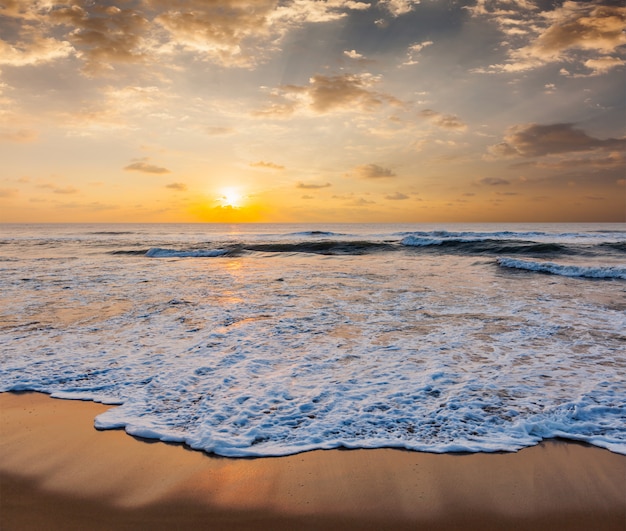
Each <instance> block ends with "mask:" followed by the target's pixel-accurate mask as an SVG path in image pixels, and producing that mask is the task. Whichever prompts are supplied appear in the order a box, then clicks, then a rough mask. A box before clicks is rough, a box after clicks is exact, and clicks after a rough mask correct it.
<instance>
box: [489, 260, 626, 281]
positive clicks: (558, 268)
mask: <svg viewBox="0 0 626 531" xmlns="http://www.w3.org/2000/svg"><path fill="white" fill-rule="evenodd" d="M498 264H500V265H501V266H503V267H509V268H512V269H524V270H526V271H536V272H538V273H549V274H551V275H561V276H565V277H582V278H616V279H626V267H620V266H581V265H568V264H555V263H554V262H540V261H534V260H519V259H515V258H498Z"/></svg>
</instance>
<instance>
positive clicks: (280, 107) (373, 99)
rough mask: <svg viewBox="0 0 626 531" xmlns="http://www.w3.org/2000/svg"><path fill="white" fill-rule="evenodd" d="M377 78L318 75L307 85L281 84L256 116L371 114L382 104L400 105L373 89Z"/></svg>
mask: <svg viewBox="0 0 626 531" xmlns="http://www.w3.org/2000/svg"><path fill="white" fill-rule="evenodd" d="M379 81H380V77H378V76H373V75H372V74H369V73H364V74H340V75H335V76H325V75H322V74H318V75H315V76H313V77H312V78H310V79H309V85H307V86H299V85H284V86H282V87H280V88H279V89H276V90H273V91H272V93H271V94H270V97H271V99H272V100H273V101H271V103H270V104H269V105H268V106H266V107H265V108H264V109H262V110H260V111H257V112H256V113H254V114H255V115H256V116H271V117H276V118H280V117H286V116H290V115H292V114H293V113H295V112H296V111H297V110H300V109H309V110H310V111H313V112H314V113H316V114H326V113H330V112H333V111H349V112H373V111H375V110H377V109H378V108H380V107H382V106H383V105H385V104H391V105H401V104H402V102H401V101H400V100H398V99H397V98H395V97H393V96H391V95H390V94H385V93H382V92H377V91H375V90H372V87H373V86H374V85H375V84H376V83H378V82H379Z"/></svg>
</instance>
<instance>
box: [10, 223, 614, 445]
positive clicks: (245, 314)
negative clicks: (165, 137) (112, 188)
mask: <svg viewBox="0 0 626 531" xmlns="http://www.w3.org/2000/svg"><path fill="white" fill-rule="evenodd" d="M235 228H236V229H238V230H233V229H232V227H230V226H229V227H226V228H222V229H221V232H220V230H218V229H217V228H215V227H214V226H208V227H206V228H204V229H202V228H201V227H197V226H190V227H189V228H181V227H177V226H171V227H170V226H158V227H157V226H155V227H150V226H133V227H131V228H128V229H127V228H125V227H122V228H120V227H104V228H98V227H97V228H93V227H90V228H89V229H80V228H79V227H70V228H66V229H64V228H63V227H61V228H59V227H56V226H50V227H44V228H39V227H38V228H36V229H32V230H31V231H30V232H28V231H26V229H24V230H25V233H24V235H23V237H22V238H20V237H17V236H19V235H17V236H16V235H13V236H12V238H11V241H10V242H9V243H6V244H4V245H3V256H5V257H6V258H9V259H10V260H8V261H5V262H2V266H1V270H0V322H2V327H1V328H0V353H1V355H2V363H1V364H0V390H1V391H8V390H38V391H44V392H48V393H52V394H54V396H58V397H61V398H75V399H81V400H84V399H92V400H98V401H101V402H104V403H107V404H118V407H114V408H112V409H110V410H109V411H108V412H106V413H104V414H103V415H100V416H99V417H98V418H97V420H96V425H97V426H98V427H100V428H125V429H126V430H127V431H128V432H129V433H132V434H135V435H139V436H144V437H151V438H156V439H162V440H168V441H179V442H186V443H187V444H189V445H191V446H192V447H194V448H198V449H202V450H206V451H209V452H215V453H218V454H220V455H228V456H253V455H259V456H260V455H285V454H289V453H294V452H299V451H304V450H310V449H314V448H334V447H339V446H343V447H349V448H374V447H401V448H408V449H415V450H426V451H432V452H450V451H499V450H517V449H519V448H522V447H524V446H529V445H533V444H536V443H537V442H538V441H540V440H542V439H545V438H550V437H565V438H569V439H574V440H580V441H586V442H589V443H591V444H594V445H597V446H602V447H605V448H609V449H611V450H612V451H615V452H620V453H624V454H626V391H625V390H624V381H625V380H626V360H625V357H624V353H623V346H624V340H625V336H624V330H626V313H625V312H624V309H625V308H626V288H625V285H624V283H623V282H622V281H621V280H620V278H622V277H612V278H615V279H616V280H617V281H616V282H612V281H610V280H609V281H600V282H591V281H589V280H586V279H584V278H580V277H578V276H573V277H569V276H562V275H560V274H557V275H553V276H548V275H516V274H510V273H503V269H501V268H499V267H496V266H495V265H494V262H493V259H490V260H482V261H476V259H475V257H474V256H472V255H471V253H470V254H468V255H465V254H445V252H444V251H445V249H444V250H442V251H441V252H440V251H439V250H437V252H436V253H433V252H425V253H421V252H416V250H415V249H410V248H403V247H402V246H396V247H397V248H396V249H395V250H393V249H391V250H389V251H387V250H386V248H385V247H383V248H381V249H383V251H381V250H377V251H376V252H375V253H370V254H365V255H359V254H352V255H345V254H344V255H339V256H327V255H315V254H305V253H292V252H286V253H278V254H270V253H266V252H262V253H257V254H255V253H246V254H242V255H239V256H237V255H232V254H223V255H222V256H223V257H222V258H221V259H219V260H201V259H198V260H194V258H196V257H200V258H202V257H203V255H202V254H190V255H184V257H186V258H190V259H187V260H151V259H148V258H147V257H146V256H144V255H142V254H136V253H134V251H133V250H137V249H146V248H148V247H151V248H153V249H158V250H159V252H157V251H154V252H155V253H157V255H158V254H159V253H161V254H160V256H162V257H166V258H167V257H174V258H176V257H179V256H180V253H181V251H182V253H187V252H193V253H198V252H199V251H200V252H203V250H206V251H210V252H214V251H223V250H226V249H228V248H229V246H231V245H234V244H235V243H236V244H237V245H244V246H245V245H247V244H250V245H249V247H253V246H254V245H252V244H255V245H256V244H257V243H258V242H264V243H265V242H270V243H272V242H275V241H280V242H282V243H285V242H287V243H289V242H298V241H299V240H298V238H302V239H304V240H306V241H310V239H311V237H310V235H314V234H318V233H317V231H314V230H310V229H308V230H305V229H304V228H302V227H292V226H285V227H278V226H272V227H269V228H265V227H264V228H262V229H261V228H258V227H254V226H253V227H250V228H248V227H245V228H237V227H235ZM323 229H324V230H325V231H326V232H328V233H332V234H333V235H332V236H331V237H332V238H333V239H334V238H337V237H338V236H337V235H338V234H345V235H346V236H342V238H344V239H348V240H349V239H350V238H352V239H353V240H354V241H376V242H383V241H388V240H390V241H396V242H398V241H399V240H400V238H401V237H402V236H397V235H398V234H405V235H406V234H409V233H414V234H415V233H417V232H420V231H415V230H404V229H396V228H393V230H390V231H388V232H385V227H383V226H373V227H367V228H360V227H358V226H350V227H332V230H327V228H323ZM408 229H410V227H409V228H408ZM62 230H66V231H67V232H66V233H62V234H57V232H55V231H62ZM280 230H282V231H283V233H280ZM46 231H47V232H46ZM245 231H247V232H245ZM94 232H99V233H100V234H93V233H94ZM111 232H117V233H118V234H110V233H111ZM421 232H427V233H429V234H433V233H434V232H435V231H431V230H428V231H421ZM449 232H454V233H457V237H458V235H463V234H468V235H470V236H468V237H471V235H473V234H476V233H478V232H480V231H478V230H476V229H474V228H470V229H468V230H455V231H449ZM484 232H488V233H490V234H492V235H493V234H496V232H497V231H493V230H491V231H484ZM511 232H514V233H515V234H526V235H527V234H529V233H531V232H537V233H539V232H541V233H543V234H548V231H546V230H542V231H539V230H537V231H534V230H533V231H529V230H524V229H523V228H520V229H516V230H514V231H511ZM555 233H557V234H558V235H561V234H574V233H575V231H572V230H558V231H555ZM268 234H271V236H268ZM585 234H586V233H585ZM615 234H617V233H613V234H612V235H611V237H612V238H616V236H615ZM347 235H351V236H347ZM394 235H395V240H394ZM35 236H36V237H37V238H39V239H38V240H35V239H34V238H35ZM70 236H71V237H70ZM502 237H503V238H505V239H510V234H508V235H506V236H502ZM559 237H560V236H557V237H555V240H558V238H559ZM568 237H570V236H568ZM525 238H527V236H525ZM571 238H572V239H573V240H576V238H573V237H571ZM584 238H586V237H585V236H584V235H583V236H581V237H580V238H578V240H581V239H584ZM593 238H596V236H593ZM6 240H7V241H8V240H9V238H7V239H6ZM545 240H546V243H551V242H552V241H551V240H550V239H549V238H548V237H547V236H545ZM51 241H54V242H55V244H54V245H52V244H49V243H48V242H51ZM349 241H350V240H349ZM593 241H594V242H597V241H601V240H597V239H595V240H593ZM59 242H62V243H59ZM146 242H149V243H146ZM207 242H209V243H207ZM215 242H219V243H215ZM214 246H215V247H219V249H213V248H212V247H214ZM264 248H265V247H264ZM120 249H123V250H130V251H129V252H123V253H122V254H114V253H115V252H117V251H119V250H120ZM163 251H165V253H164V254H163ZM594 252H597V253H600V252H604V251H602V250H601V249H600V250H598V251H594ZM607 252H609V253H610V252H612V251H611V250H610V249H609V250H607ZM618 252H619V251H618ZM168 253H170V254H168ZM171 253H179V254H178V255H176V254H171ZM210 256H212V255H210ZM621 256H623V255H621V254H615V255H612V260H618V259H619V257H621ZM51 257H54V259H50V258H51ZM592 259H593V260H596V261H597V262H602V261H604V260H605V257H604V256H595V257H588V256H587V255H584V256H581V258H580V261H581V263H583V264H584V263H587V262H583V261H587V260H592ZM507 260H513V259H508V258H500V265H504V264H503V263H502V261H504V262H506V261H507ZM516 260H517V259H516ZM509 263H513V262H509ZM524 263H525V264H528V263H531V264H532V263H539V262H538V261H537V260H535V259H524ZM542 263H544V264H545V263H546V262H542ZM568 267H570V266H568ZM571 267H574V266H571ZM575 267H582V266H581V265H577V266H575ZM584 267H591V266H589V265H586V266H584ZM594 267H595V266H594ZM616 267H617V266H616Z"/></svg>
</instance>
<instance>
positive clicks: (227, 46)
mask: <svg viewBox="0 0 626 531" xmlns="http://www.w3.org/2000/svg"><path fill="white" fill-rule="evenodd" d="M117 4H118V5H119V6H120V7H118V6H115V5H111V3H109V2H93V1H91V0H71V1H68V2H63V3H61V2H54V1H52V0H37V1H32V2H27V1H26V0H23V1H22V0H6V1H5V2H3V3H2V4H0V16H1V17H4V18H5V19H6V20H9V24H10V27H11V31H10V32H2V31H0V35H2V34H5V35H6V34H12V33H15V32H14V31H13V30H14V28H15V27H19V28H21V29H20V30H19V31H17V35H15V36H14V37H13V39H12V40H11V41H7V40H6V39H1V40H0V64H10V65H13V66H24V65H31V64H41V63H45V62H50V61H53V60H55V59H58V58H64V57H68V56H70V55H73V56H75V57H76V58H78V59H79V60H81V61H82V63H83V67H84V72H85V73H86V74H88V75H90V76H95V75H100V74H102V73H106V72H112V71H114V70H115V65H116V64H119V63H135V64H137V63H145V64H150V63H151V62H152V60H154V59H157V58H158V59H160V61H161V62H163V61H164V60H165V61H167V60H168V59H169V58H174V57H180V55H181V54H190V53H191V54H193V55H194V56H195V57H197V58H199V59H201V60H205V61H210V62H212V63H217V64H220V65H222V66H225V67H250V66H254V65H256V64H258V63H260V62H263V61H265V60H266V59H267V57H268V55H269V53H271V52H273V51H276V50H278V49H279V46H280V43H281V41H282V39H283V37H284V36H285V35H286V34H287V33H288V32H289V31H291V30H292V29H294V28H297V27H300V26H302V25H303V24H306V23H319V22H329V21H333V20H338V19H341V18H343V17H345V16H346V15H347V13H348V12H349V11H362V10H366V9H369V8H370V7H371V6H370V3H368V2H359V1H354V0H325V1H319V0H287V1H278V0H221V1H219V2H217V1H215V0H211V1H208V0H185V1H183V2H175V3H172V2H171V1H169V0H141V1H135V2H130V1H128V0H125V1H123V2H117ZM16 21H17V23H16ZM0 24H2V20H0ZM172 65H173V66H174V63H172Z"/></svg>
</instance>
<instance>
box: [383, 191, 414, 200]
mask: <svg viewBox="0 0 626 531" xmlns="http://www.w3.org/2000/svg"><path fill="white" fill-rule="evenodd" d="M408 198H409V196H408V195H406V194H403V193H402V192H396V193H395V194H390V195H386V196H385V199H389V200H390V201H403V200H404V199H408Z"/></svg>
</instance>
